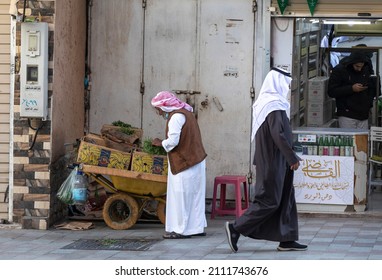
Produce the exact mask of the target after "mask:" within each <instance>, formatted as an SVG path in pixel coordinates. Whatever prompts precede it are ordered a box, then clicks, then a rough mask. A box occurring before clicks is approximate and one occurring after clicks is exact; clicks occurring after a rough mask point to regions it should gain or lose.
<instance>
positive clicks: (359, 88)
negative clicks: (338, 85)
mask: <svg viewBox="0 0 382 280" xmlns="http://www.w3.org/2000/svg"><path fill="white" fill-rule="evenodd" d="M352 88H353V91H354V92H362V91H364V90H366V89H367V88H368V87H367V86H364V85H363V84H360V83H357V84H354V85H353V86H352Z"/></svg>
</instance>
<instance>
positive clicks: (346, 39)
mask: <svg viewBox="0 0 382 280" xmlns="http://www.w3.org/2000/svg"><path fill="white" fill-rule="evenodd" d="M272 34H273V38H272V40H273V42H272V60H273V65H276V66H278V67H282V68H285V69H286V70H289V71H291V72H292V76H293V82H292V86H291V96H290V102H291V112H290V113H291V122H292V126H293V128H294V130H300V128H306V127H312V128H318V129H323V130H325V129H326V130H329V131H330V130H332V131H335V130H336V128H337V127H338V120H337V116H336V106H335V101H334V100H331V99H330V98H328V96H327V82H328V78H329V77H330V75H331V70H332V69H333V67H335V66H336V65H337V64H339V63H340V62H341V61H342V60H343V59H345V58H346V57H348V56H349V55H350V53H351V52H352V51H354V50H355V49H357V50H362V51H365V52H368V54H369V55H370V59H371V62H372V65H373V70H374V74H373V75H374V78H375V79H376V90H375V94H374V100H373V107H372V109H371V114H370V118H369V127H370V126H381V125H382V123H381V118H382V113H381V107H382V106H381V85H380V69H381V65H382V64H381V49H382V40H381V39H382V38H381V37H382V21H381V20H380V19H368V20H366V19H359V18H357V19H352V18H348V19H338V18H337V19H334V18H333V19H332V18H331V19H326V18H280V17H274V18H272ZM286 37H289V38H293V43H291V44H290V46H285V38H286ZM282 42H284V43H282ZM312 81H320V82H322V83H321V84H320V83H316V84H314V85H315V86H317V85H318V88H317V89H316V90H318V93H319V94H318V95H316V96H312V90H310V89H309V88H311V89H312V87H313V86H312V85H313V82H312ZM316 93H317V91H316ZM365 158H367V157H365ZM355 167H357V160H356V163H355ZM364 169H365V170H366V164H365V166H364V168H363V170H364ZM367 174H368V173H367ZM367 174H366V173H365V172H364V171H362V172H360V173H359V174H356V171H355V173H354V175H355V177H357V179H358V180H359V179H360V178H358V177H359V176H362V177H367ZM361 179H362V178H361ZM363 179H364V180H363V183H362V186H363V185H365V186H364V189H363V190H362V191H363V192H365V193H364V196H360V197H362V198H363V197H365V198H366V199H367V200H368V202H367V206H366V211H370V212H371V211H377V212H382V203H381V201H382V190H381V188H380V187H378V186H377V187H376V188H375V189H373V190H372V192H371V193H370V195H367V194H366V190H367V186H366V185H367V183H366V182H367V180H366V179H367V178H363ZM354 195H355V197H356V195H357V193H355V194H354Z"/></svg>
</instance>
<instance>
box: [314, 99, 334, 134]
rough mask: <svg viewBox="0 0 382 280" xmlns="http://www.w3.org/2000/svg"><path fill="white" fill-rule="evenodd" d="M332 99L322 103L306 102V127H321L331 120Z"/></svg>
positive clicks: (332, 112)
mask: <svg viewBox="0 0 382 280" xmlns="http://www.w3.org/2000/svg"><path fill="white" fill-rule="evenodd" d="M334 104H335V101H334V99H329V100H327V101H325V102H324V103H315V102H308V104H307V126H314V127H317V126H322V125H324V124H325V123H327V122H328V121H330V120H331V119H332V118H333V115H334V110H333V108H334Z"/></svg>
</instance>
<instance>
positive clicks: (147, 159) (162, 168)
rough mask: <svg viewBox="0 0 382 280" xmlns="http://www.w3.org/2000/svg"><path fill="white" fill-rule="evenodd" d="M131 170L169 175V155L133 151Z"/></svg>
mask: <svg viewBox="0 0 382 280" xmlns="http://www.w3.org/2000/svg"><path fill="white" fill-rule="evenodd" d="M131 170H132V171H137V172H144V173H150V174H158V175H167V171H168V162H167V156H160V155H151V154H148V153H144V152H133V159H132V161H131Z"/></svg>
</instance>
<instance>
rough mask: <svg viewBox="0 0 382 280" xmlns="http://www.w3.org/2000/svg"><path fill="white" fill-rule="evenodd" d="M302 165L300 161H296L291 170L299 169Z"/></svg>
mask: <svg viewBox="0 0 382 280" xmlns="http://www.w3.org/2000/svg"><path fill="white" fill-rule="evenodd" d="M299 167H300V162H299V161H298V162H296V163H295V164H292V165H291V166H290V170H297V169H298V168H299Z"/></svg>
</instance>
